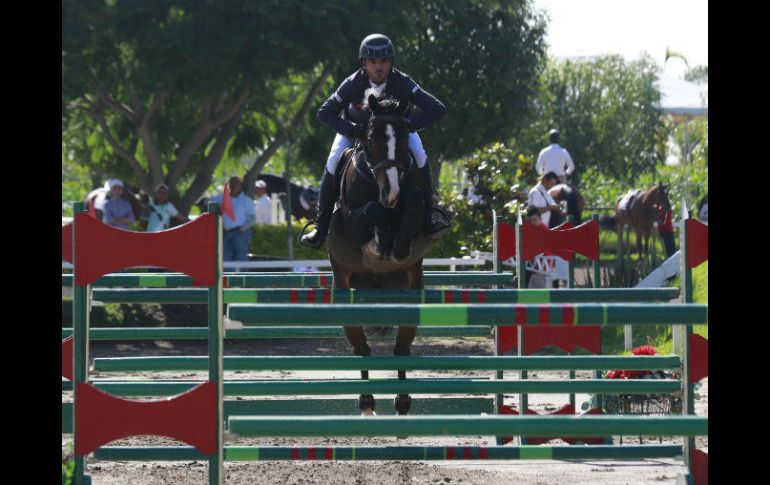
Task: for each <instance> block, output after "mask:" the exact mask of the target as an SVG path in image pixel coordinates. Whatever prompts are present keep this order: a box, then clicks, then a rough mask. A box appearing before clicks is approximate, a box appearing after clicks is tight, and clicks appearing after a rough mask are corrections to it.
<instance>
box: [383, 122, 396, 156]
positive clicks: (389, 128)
mask: <svg viewBox="0 0 770 485" xmlns="http://www.w3.org/2000/svg"><path fill="white" fill-rule="evenodd" d="M385 134H386V135H388V160H395V159H396V130H394V129H393V125H391V124H390V123H388V124H387V125H385Z"/></svg>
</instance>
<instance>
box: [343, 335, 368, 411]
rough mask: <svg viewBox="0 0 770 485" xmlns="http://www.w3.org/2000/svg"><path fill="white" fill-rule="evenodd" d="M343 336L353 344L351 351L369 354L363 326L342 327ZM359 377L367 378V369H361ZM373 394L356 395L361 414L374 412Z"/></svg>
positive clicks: (363, 354)
mask: <svg viewBox="0 0 770 485" xmlns="http://www.w3.org/2000/svg"><path fill="white" fill-rule="evenodd" d="M344 329H345V338H346V339H347V340H348V342H350V345H352V346H353V353H354V354H355V355H360V356H363V357H366V356H369V355H371V353H372V351H371V349H370V348H369V344H367V343H366V335H365V334H364V327H344ZM361 379H363V380H369V371H368V370H362V371H361ZM374 407H375V403H374V396H372V395H371V394H361V395H359V396H358V408H359V409H360V410H361V413H362V414H366V415H371V414H375V413H374Z"/></svg>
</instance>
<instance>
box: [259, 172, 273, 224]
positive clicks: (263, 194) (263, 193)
mask: <svg viewBox="0 0 770 485" xmlns="http://www.w3.org/2000/svg"><path fill="white" fill-rule="evenodd" d="M254 187H255V197H256V199H255V200H254V211H255V212H256V214H257V224H270V223H271V222H273V204H272V203H271V202H270V196H269V195H267V183H265V181H264V180H257V182H256V183H255V184H254Z"/></svg>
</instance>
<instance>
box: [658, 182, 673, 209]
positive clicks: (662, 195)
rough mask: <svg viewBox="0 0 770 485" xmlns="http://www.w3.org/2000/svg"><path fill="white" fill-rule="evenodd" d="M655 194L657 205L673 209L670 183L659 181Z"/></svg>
mask: <svg viewBox="0 0 770 485" xmlns="http://www.w3.org/2000/svg"><path fill="white" fill-rule="evenodd" d="M655 196H656V198H657V205H659V206H660V207H662V208H663V210H666V211H668V210H670V209H671V202H669V200H668V185H667V184H664V183H663V182H660V183H658V185H656V186H655Z"/></svg>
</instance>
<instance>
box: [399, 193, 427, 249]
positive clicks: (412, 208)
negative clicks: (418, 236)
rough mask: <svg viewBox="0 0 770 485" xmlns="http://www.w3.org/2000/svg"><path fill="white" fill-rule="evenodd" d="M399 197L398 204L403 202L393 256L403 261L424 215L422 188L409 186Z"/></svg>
mask: <svg viewBox="0 0 770 485" xmlns="http://www.w3.org/2000/svg"><path fill="white" fill-rule="evenodd" d="M401 197H402V199H401V200H400V201H399V204H400V205H401V204H403V205H402V216H401V224H400V225H399V227H398V233H397V234H396V238H395V241H394V242H393V257H394V259H396V260H397V261H403V260H405V259H406V258H408V257H409V253H411V251H412V237H413V235H414V234H415V233H416V232H417V231H416V229H418V228H420V227H422V222H423V218H424V217H425V207H424V203H423V196H422V190H420V189H419V188H418V187H409V188H408V189H406V190H405V191H404V194H403V195H402V196H401Z"/></svg>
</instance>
